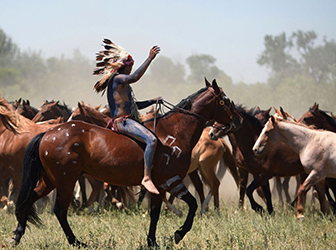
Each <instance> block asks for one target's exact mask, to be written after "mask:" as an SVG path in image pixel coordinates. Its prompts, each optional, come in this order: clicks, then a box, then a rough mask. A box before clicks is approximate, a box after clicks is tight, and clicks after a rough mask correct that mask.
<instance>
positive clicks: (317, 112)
mask: <svg viewBox="0 0 336 250" xmlns="http://www.w3.org/2000/svg"><path fill="white" fill-rule="evenodd" d="M309 111H310V112H311V113H313V114H317V115H318V114H321V115H322V116H323V117H324V118H325V119H326V120H327V121H328V122H329V124H330V125H332V127H333V128H334V129H335V130H336V121H335V120H334V119H333V118H332V117H331V116H330V115H328V114H327V112H326V111H323V110H321V109H317V110H315V109H313V108H312V107H310V108H309Z"/></svg>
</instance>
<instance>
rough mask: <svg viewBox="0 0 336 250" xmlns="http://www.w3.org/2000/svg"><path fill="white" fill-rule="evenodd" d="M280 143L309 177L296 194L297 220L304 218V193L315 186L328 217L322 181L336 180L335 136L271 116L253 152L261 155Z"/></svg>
mask: <svg viewBox="0 0 336 250" xmlns="http://www.w3.org/2000/svg"><path fill="white" fill-rule="evenodd" d="M280 142H282V143H285V144H286V145H288V147H290V148H291V149H292V150H293V151H294V152H295V153H296V154H297V155H298V156H299V158H300V161H301V163H302V166H303V168H304V171H305V172H306V173H307V174H308V177H307V178H306V180H305V181H304V182H303V184H302V185H301V186H300V188H299V190H298V192H297V195H298V202H297V215H296V216H297V218H298V219H302V218H304V215H303V213H304V205H303V201H304V200H305V197H306V193H307V191H308V190H309V189H310V188H311V187H313V186H314V185H315V188H316V190H317V192H318V198H319V201H320V206H321V211H322V212H323V213H326V214H328V213H329V204H328V202H327V201H326V199H325V178H327V177H332V178H335V177H336V155H335V151H336V134H335V133H333V132H330V131H326V130H314V129H311V128H309V127H308V126H306V125H303V124H302V123H297V122H291V121H287V120H284V119H282V118H277V117H274V116H271V118H270V119H269V121H268V122H267V123H266V125H265V127H264V128H263V130H262V132H261V133H260V135H259V137H258V139H257V141H256V143H255V144H254V146H253V152H254V153H255V154H257V155H262V154H263V152H265V151H267V149H268V148H273V147H274V146H275V145H278V144H279V143H280Z"/></svg>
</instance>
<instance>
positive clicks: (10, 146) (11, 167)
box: [0, 98, 55, 203]
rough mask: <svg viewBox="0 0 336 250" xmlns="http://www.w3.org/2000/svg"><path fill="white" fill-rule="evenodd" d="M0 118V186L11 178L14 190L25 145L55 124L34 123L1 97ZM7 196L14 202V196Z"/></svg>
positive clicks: (18, 181) (17, 183)
mask: <svg viewBox="0 0 336 250" xmlns="http://www.w3.org/2000/svg"><path fill="white" fill-rule="evenodd" d="M0 118H1V119H0V142H1V143H0V173H1V175H0V187H3V186H4V182H5V181H8V180H9V179H10V178H11V179H12V182H13V183H12V184H13V190H14V191H15V190H16V189H18V188H19V187H20V184H21V177H22V165H23V156H24V152H25V149H26V146H27V145H28V143H29V141H30V140H31V139H32V138H33V137H34V136H35V135H37V134H39V133H41V132H44V131H46V130H47V129H49V128H51V127H54V126H55V124H54V125H50V124H47V123H45V124H36V123H35V122H33V121H31V120H29V119H28V118H26V117H24V116H22V115H20V114H18V113H17V112H16V111H15V110H14V108H13V106H12V105H11V104H9V103H8V101H7V100H5V99H3V98H0ZM2 191H4V190H2ZM3 195H5V194H1V195H0V197H2V196H3ZM11 195H12V194H11V193H9V194H8V196H11ZM8 198H9V199H11V200H13V201H14V203H15V201H16V199H15V198H14V197H8Z"/></svg>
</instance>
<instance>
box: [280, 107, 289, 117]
mask: <svg viewBox="0 0 336 250" xmlns="http://www.w3.org/2000/svg"><path fill="white" fill-rule="evenodd" d="M280 112H281V115H282V117H283V118H284V119H285V120H287V117H288V115H287V114H286V112H285V111H284V110H283V108H282V107H281V106H280Z"/></svg>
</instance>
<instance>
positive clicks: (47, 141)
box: [13, 81, 241, 247]
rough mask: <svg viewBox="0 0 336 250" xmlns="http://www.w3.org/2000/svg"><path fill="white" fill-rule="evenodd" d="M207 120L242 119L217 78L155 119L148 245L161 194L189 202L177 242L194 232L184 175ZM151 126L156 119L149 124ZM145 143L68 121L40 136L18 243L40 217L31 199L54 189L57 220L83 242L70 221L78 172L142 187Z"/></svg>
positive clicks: (19, 210)
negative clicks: (152, 183) (153, 188)
mask: <svg viewBox="0 0 336 250" xmlns="http://www.w3.org/2000/svg"><path fill="white" fill-rule="evenodd" d="M209 120H214V121H218V122H220V123H221V124H225V125H227V126H226V127H230V128H233V127H239V125H240V122H241V117H240V116H239V114H238V113H237V112H236V110H235V109H234V105H233V104H232V102H231V101H230V99H229V98H228V97H227V96H226V95H225V93H224V92H223V91H222V90H221V89H220V88H219V87H218V85H217V83H216V81H213V83H212V85H211V84H210V83H209V82H207V81H206V87H205V88H203V89H201V90H199V91H198V92H196V93H195V94H193V95H191V96H189V97H188V98H186V99H184V100H182V101H181V102H180V104H178V105H177V106H176V107H175V108H174V109H173V110H172V111H170V112H168V113H167V114H166V115H164V116H162V117H161V118H160V119H158V120H157V124H156V131H157V133H156V135H157V138H158V145H157V149H156V153H155V163H154V167H153V169H152V178H153V181H154V184H155V186H156V187H157V188H158V190H159V191H160V194H159V195H155V194H151V205H150V218H151V222H150V227H149V234H148V236H147V244H148V246H150V247H151V246H156V245H157V244H156V237H155V234H156V227H157V222H158V220H159V215H160V209H161V205H162V199H163V195H164V194H165V193H166V192H170V193H171V194H173V195H175V196H177V197H178V198H180V199H182V200H183V201H185V202H186V203H187V204H188V206H189V211H188V214H187V218H186V220H185V222H184V224H183V225H182V227H181V228H180V229H179V230H177V231H176V232H175V234H174V238H175V243H178V242H180V241H181V240H182V238H183V237H184V236H185V234H186V233H187V232H188V231H190V229H191V227H192V224H193V219H194V216H195V212H196V210H197V203H196V199H195V198H194V197H193V196H192V195H191V194H190V192H189V191H188V190H187V188H186V187H185V186H184V184H183V182H182V179H183V178H184V177H185V176H186V174H187V171H188V169H189V165H190V158H191V151H192V149H193V148H194V146H195V145H196V143H197V141H198V139H199V137H200V136H201V133H202V131H203V128H204V126H205V124H206V122H208V121H209ZM146 126H148V127H152V126H153V121H152V122H148V123H146ZM143 157H144V145H143V144H142V143H140V142H136V141H134V140H132V139H130V138H129V137H127V136H124V135H121V134H118V133H115V132H113V131H111V130H108V129H104V128H101V127H98V126H95V125H91V124H87V123H84V122H75V121H72V122H67V123H64V124H62V125H59V126H57V127H55V128H54V129H53V130H49V131H47V132H46V133H42V134H40V135H38V136H36V137H35V138H34V139H33V140H32V141H31V142H30V144H29V146H28V149H27V150H26V154H25V162H24V173H23V179H22V186H21V189H20V193H19V198H18V203H17V207H16V212H15V213H16V217H17V220H18V226H17V228H16V230H15V237H14V239H13V242H14V243H16V244H17V243H19V242H20V239H21V237H22V236H23V234H24V233H25V229H26V223H27V220H28V221H30V222H32V223H35V224H36V223H37V224H38V222H39V221H40V220H39V218H38V216H37V214H36V212H35V210H34V209H33V206H32V205H33V203H34V202H35V201H36V200H38V199H40V198H41V197H43V196H45V195H47V194H48V193H49V192H50V191H51V190H53V189H54V188H56V190H57V199H56V205H55V208H54V211H55V214H56V216H57V219H58V221H59V222H60V224H61V226H62V229H63V231H64V233H65V235H66V237H67V240H68V242H69V243H70V244H72V245H77V246H83V245H84V246H85V244H84V243H81V242H79V241H78V240H77V238H76V237H75V235H74V234H73V232H72V230H71V228H70V225H69V223H68V221H67V211H68V206H69V203H70V201H71V198H72V192H73V188H74V185H75V182H76V181H77V179H78V176H79V175H80V173H82V172H85V173H87V174H89V175H92V176H93V177H94V178H96V179H99V180H101V181H105V182H108V183H110V184H114V185H119V186H134V185H139V184H140V183H141V180H142V176H143V169H144V159H143Z"/></svg>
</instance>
